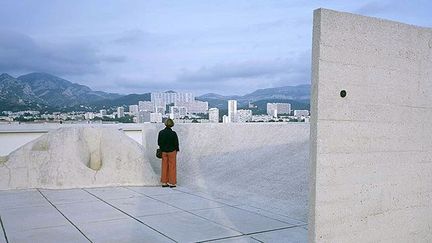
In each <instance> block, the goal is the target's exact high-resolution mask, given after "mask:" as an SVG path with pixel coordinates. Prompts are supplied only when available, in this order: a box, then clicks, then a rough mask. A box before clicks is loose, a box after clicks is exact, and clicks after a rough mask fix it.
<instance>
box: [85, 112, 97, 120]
mask: <svg viewBox="0 0 432 243" xmlns="http://www.w3.org/2000/svg"><path fill="white" fill-rule="evenodd" d="M84 118H85V119H86V120H93V119H94V118H95V114H94V113H93V112H86V113H85V114H84Z"/></svg>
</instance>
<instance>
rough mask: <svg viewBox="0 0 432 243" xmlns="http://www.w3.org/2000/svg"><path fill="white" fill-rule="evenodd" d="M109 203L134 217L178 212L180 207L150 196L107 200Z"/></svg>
mask: <svg viewBox="0 0 432 243" xmlns="http://www.w3.org/2000/svg"><path fill="white" fill-rule="evenodd" d="M107 202H108V203H110V204H111V205H113V206H115V207H116V208H119V209H120V210H122V211H124V212H126V213H127V214H129V215H132V216H134V217H140V216H147V215H156V214H166V213H173V212H178V211H180V209H178V208H175V207H173V206H170V205H168V204H166V203H163V202H160V201H157V200H155V199H152V198H149V197H132V198H123V199H111V200H107Z"/></svg>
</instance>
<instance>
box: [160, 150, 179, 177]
mask: <svg viewBox="0 0 432 243" xmlns="http://www.w3.org/2000/svg"><path fill="white" fill-rule="evenodd" d="M176 157H177V151H173V152H162V168H161V172H162V173H161V182H162V183H164V184H165V183H169V184H171V185H175V184H177V168H176V167H177V161H176V160H177V158H176Z"/></svg>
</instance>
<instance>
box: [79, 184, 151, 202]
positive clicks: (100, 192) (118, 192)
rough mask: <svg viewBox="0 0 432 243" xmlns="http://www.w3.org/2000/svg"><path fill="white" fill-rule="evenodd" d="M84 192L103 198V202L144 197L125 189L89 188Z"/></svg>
mask: <svg viewBox="0 0 432 243" xmlns="http://www.w3.org/2000/svg"><path fill="white" fill-rule="evenodd" d="M84 190H86V191H88V192H90V193H91V194H94V195H95V196H97V197H99V198H101V199H102V200H108V199H120V198H130V197H142V196H143V195H141V194H139V193H138V192H135V191H132V190H128V189H126V188H124V187H100V188H87V189H84Z"/></svg>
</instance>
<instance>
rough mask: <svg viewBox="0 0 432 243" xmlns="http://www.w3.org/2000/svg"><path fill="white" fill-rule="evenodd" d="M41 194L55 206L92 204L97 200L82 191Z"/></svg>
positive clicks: (56, 191) (55, 191)
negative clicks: (81, 203) (80, 203)
mask: <svg viewBox="0 0 432 243" xmlns="http://www.w3.org/2000/svg"><path fill="white" fill-rule="evenodd" d="M41 192H42V194H44V195H45V196H46V197H47V198H48V200H50V201H51V202H52V203H53V204H56V205H58V204H65V203H77V202H93V201H98V200H99V199H97V198H96V197H94V196H92V195H90V194H89V193H88V192H86V191H84V190H82V189H66V190H41Z"/></svg>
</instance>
